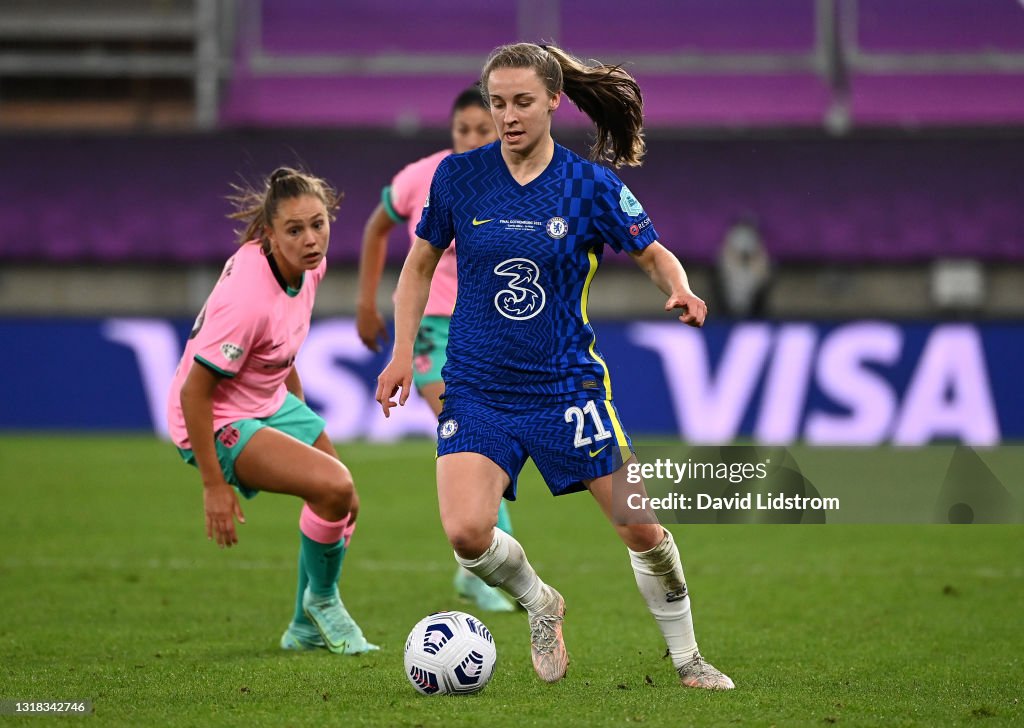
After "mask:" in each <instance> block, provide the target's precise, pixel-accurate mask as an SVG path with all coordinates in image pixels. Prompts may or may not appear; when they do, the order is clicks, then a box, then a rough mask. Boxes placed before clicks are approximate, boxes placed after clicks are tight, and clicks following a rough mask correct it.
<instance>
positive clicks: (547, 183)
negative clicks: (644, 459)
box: [416, 142, 658, 402]
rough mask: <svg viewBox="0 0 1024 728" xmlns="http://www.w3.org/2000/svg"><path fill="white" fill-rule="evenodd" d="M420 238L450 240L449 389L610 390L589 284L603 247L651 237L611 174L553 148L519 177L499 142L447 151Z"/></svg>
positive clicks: (533, 395) (505, 394) (639, 246)
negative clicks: (543, 164) (527, 176)
mask: <svg viewBox="0 0 1024 728" xmlns="http://www.w3.org/2000/svg"><path fill="white" fill-rule="evenodd" d="M416 234H417V235H418V236H419V237H421V238H423V239H425V240H426V241H427V242H429V243H430V244H431V245H434V246H435V247H438V248H446V247H448V245H449V244H450V242H451V240H452V239H454V240H455V246H456V260H457V261H458V299H457V301H456V304H455V312H454V313H453V314H452V320H451V329H450V333H449V339H448V351H447V354H448V362H447V364H446V365H445V367H444V370H443V371H442V376H443V378H444V382H445V394H446V396H448V397H452V396H456V395H458V394H464V393H467V394H472V393H476V394H478V395H483V396H486V397H487V398H488V399H491V400H497V401H504V402H521V401H543V400H545V399H550V398H565V397H569V396H574V395H577V394H578V393H580V392H593V393H594V395H595V396H602V397H605V398H608V399H610V398H611V396H612V391H611V381H610V379H609V376H608V368H607V366H606V365H605V363H604V360H603V359H602V357H601V355H600V353H599V352H598V349H597V342H596V339H595V337H594V330H593V328H592V327H591V325H590V319H589V317H588V315H587V296H588V294H589V291H590V284H591V281H592V280H593V278H594V274H595V273H596V272H597V267H598V265H599V264H600V262H601V258H602V255H603V253H604V246H605V244H607V245H610V246H611V247H612V249H613V250H615V251H616V252H620V251H623V250H625V251H640V250H643V249H644V248H646V247H647V246H648V245H650V244H651V243H652V242H654V241H655V240H657V237H658V236H657V233H656V232H655V230H654V226H653V225H652V224H651V219H650V217H648V216H647V214H646V213H645V212H644V209H643V207H642V206H641V205H640V203H639V202H638V201H637V199H636V198H635V197H634V196H633V194H632V193H631V192H630V191H629V188H628V187H626V186H625V185H624V184H623V183H622V182H621V181H620V180H619V178H618V177H616V176H615V174H614V173H612V172H611V170H609V169H607V168H606V167H602V166H601V165H599V164H594V163H593V162H590V161H587V160H586V159H583V158H582V157H580V156H579V155H577V154H575V153H573V152H571V151H569V150H568V149H566V148H565V147H562V146H560V145H558V144H556V145H555V153H554V156H553V158H552V160H551V162H550V164H548V166H547V168H546V169H545V170H544V171H543V172H542V173H541V175H540V176H539V177H537V178H536V179H534V180H533V181H531V182H530V183H528V184H526V185H521V184H519V183H518V182H516V180H515V179H514V178H513V177H512V175H511V173H510V172H509V170H508V167H507V166H506V164H505V161H504V159H502V156H501V144H500V142H494V143H493V144H489V145H487V146H485V147H481V148H480V149H476V150H474V151H471V152H467V153H465V154H457V155H452V156H450V157H447V158H446V159H445V160H444V161H442V162H441V165H440V166H439V167H438V169H437V171H436V172H435V173H434V179H433V181H432V182H431V185H430V194H429V196H428V198H427V201H426V204H425V206H424V208H423V216H422V218H421V219H420V223H419V225H418V226H417V228H416Z"/></svg>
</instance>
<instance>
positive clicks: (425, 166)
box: [390, 149, 457, 316]
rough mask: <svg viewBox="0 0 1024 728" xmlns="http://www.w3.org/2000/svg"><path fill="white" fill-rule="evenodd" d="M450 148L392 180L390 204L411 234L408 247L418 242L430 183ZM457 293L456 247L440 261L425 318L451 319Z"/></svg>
mask: <svg viewBox="0 0 1024 728" xmlns="http://www.w3.org/2000/svg"><path fill="white" fill-rule="evenodd" d="M451 153H452V152H451V150H450V149H443V150H441V151H440V152H435V153H434V154H431V155H430V156H429V157H424V158H423V159H420V160H417V161H415V162H413V163H412V164H410V165H407V166H406V167H405V168H403V169H402V171H401V172H399V173H398V174H396V175H395V178H394V179H393V180H392V181H391V187H390V201H391V205H392V208H393V210H394V212H395V213H397V214H398V215H400V216H401V217H402V218H403V219H404V220H405V225H406V228H407V229H408V231H409V244H410V245H412V243H413V241H415V240H416V225H417V224H419V221H420V215H421V214H422V212H423V203H424V202H425V201H426V199H427V193H428V192H429V191H430V183H431V181H432V180H433V179H434V172H435V171H436V170H437V166H438V165H439V164H441V160H442V159H444V158H445V157H447V156H448V155H450V154H451ZM456 294H457V284H456V266H455V246H454V245H451V246H449V247H448V248H447V249H445V251H444V255H442V256H441V260H440V261H439V262H438V264H437V268H436V269H435V270H434V278H433V280H432V281H431V284H430V296H429V298H427V306H426V308H425V309H424V311H423V315H424V316H451V315H452V311H454V310H455V297H456Z"/></svg>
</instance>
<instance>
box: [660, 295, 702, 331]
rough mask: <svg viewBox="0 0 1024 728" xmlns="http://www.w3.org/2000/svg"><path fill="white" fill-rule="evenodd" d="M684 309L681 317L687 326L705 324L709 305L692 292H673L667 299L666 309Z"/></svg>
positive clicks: (697, 326)
mask: <svg viewBox="0 0 1024 728" xmlns="http://www.w3.org/2000/svg"><path fill="white" fill-rule="evenodd" d="M674 309H682V310H683V311H684V313H683V314H682V315H681V316H680V317H679V320H680V321H682V322H683V323H684V324H686V325H687V326H693V327H696V328H698V329H699V328H700V327H701V326H703V325H704V319H705V318H707V315H708V305H707V304H706V303H704V301H703V300H701V299H700V298H698V297H697V296H695V295H694V294H693V293H692V292H686V293H673V294H672V295H671V296H669V297H668V300H667V301H665V310H666V311H672V310H674Z"/></svg>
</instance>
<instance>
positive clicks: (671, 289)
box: [630, 241, 708, 328]
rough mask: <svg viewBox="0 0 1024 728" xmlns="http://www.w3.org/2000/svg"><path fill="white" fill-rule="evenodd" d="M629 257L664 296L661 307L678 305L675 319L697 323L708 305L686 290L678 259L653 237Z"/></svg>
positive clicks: (685, 281) (688, 286) (692, 323)
mask: <svg viewBox="0 0 1024 728" xmlns="http://www.w3.org/2000/svg"><path fill="white" fill-rule="evenodd" d="M630 255H631V256H633V260H635V261H636V264H637V265H638V266H640V269H641V270H643V272H644V273H646V274H647V277H648V278H650V279H651V281H653V282H654V285H656V286H657V287H658V288H660V289H661V291H662V293H664V294H665V295H666V296H668V300H667V301H665V310H666V311H672V310H673V309H681V310H682V311H683V313H682V314H681V315H680V316H679V320H680V321H682V322H683V323H684V324H687V325H688V326H696V327H698V328H699V327H701V326H703V325H704V319H705V318H706V317H707V315H708V305H707V304H706V303H704V301H703V300H701V299H700V298H699V297H698V296H697V294H695V293H694V292H693V291H692V290H690V281H689V279H688V278H687V277H686V271H685V270H683V265H682V263H680V262H679V259H678V258H677V257H676V256H675V255H674V254H673V253H672V251H670V250H668V249H667V248H666V247H665V246H664V245H662V244H661V243H659V242H658V241H654V242H653V243H651V244H650V245H648V246H647V247H646V248H644V249H643V250H641V251H640V252H638V253H630Z"/></svg>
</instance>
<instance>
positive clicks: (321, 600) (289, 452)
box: [167, 167, 377, 654]
mask: <svg viewBox="0 0 1024 728" xmlns="http://www.w3.org/2000/svg"><path fill="white" fill-rule="evenodd" d="M234 201H235V202H236V204H237V205H238V208H239V211H238V212H237V213H236V214H235V215H233V216H232V217H234V218H235V219H239V220H243V221H246V222H248V228H247V229H246V231H245V234H244V236H243V237H242V238H241V242H242V245H241V248H240V249H239V250H238V252H236V253H235V254H234V255H232V256H231V257H230V258H229V259H228V261H227V263H226V264H225V266H224V270H223V272H222V273H221V276H220V279H219V280H218V281H217V284H216V285H215V286H214V288H213V291H212V292H211V293H210V296H209V298H208V299H207V301H206V304H205V305H204V306H203V309H202V311H201V312H200V313H199V317H198V318H197V319H196V323H195V326H194V327H193V329H192V333H191V335H190V336H189V341H188V344H187V345H186V347H185V353H184V356H182V359H181V363H180V364H179V365H178V370H177V372H176V373H175V376H174V381H173V383H172V386H171V391H170V397H169V402H168V407H167V413H168V424H169V426H170V434H171V438H172V439H173V440H174V443H175V444H176V445H177V446H178V450H179V452H180V453H181V455H182V458H183V459H184V460H185V462H187V463H189V464H191V465H194V466H195V467H196V468H198V470H199V473H200V475H201V476H202V479H203V504H204V509H205V511H206V536H207V538H208V539H211V540H214V539H215V540H216V541H217V544H218V545H219V546H221V547H222V548H223V547H225V546H227V547H230V546H232V545H234V544H236V543H238V536H237V532H236V530H235V519H237V520H238V521H239V523H245V517H244V516H243V514H242V508H241V505H240V503H239V500H238V495H237V494H236V490H237V491H238V492H239V493H241V494H242V495H244V496H245V497H246V498H252V497H254V496H255V495H256V494H257V493H258V492H259V491H261V490H265V491H270V492H272V493H286V494H288V495H294V496H298V497H299V498H302V500H303V501H305V505H304V506H303V508H302V513H301V515H300V517H299V531H300V540H301V546H300V550H299V579H298V594H297V596H296V603H295V614H294V616H293V618H292V622H291V624H290V625H289V626H288V629H287V630H286V631H285V633H284V635H282V637H281V647H282V648H283V649H286V650H307V649H316V648H326V649H328V650H330V651H331V652H335V653H342V654H358V653H361V652H367V651H370V650H376V649H377V647H376V646H375V645H372V644H370V643H369V642H367V641H366V638H365V637H364V636H363V633H362V630H360V628H359V625H357V624H356V623H355V621H354V620H353V619H352V618H351V616H349V614H348V612H347V611H346V609H345V605H344V604H343V603H342V601H341V597H340V595H339V593H338V578H339V576H340V574H341V565H342V560H343V559H344V557H345V552H346V550H347V548H348V545H349V541H350V540H351V538H352V532H353V531H354V530H355V525H356V514H357V512H358V502H359V501H358V498H357V496H356V491H355V486H354V485H353V483H352V476H351V474H350V473H349V471H348V469H347V468H346V467H345V466H344V465H343V464H342V463H341V461H340V460H339V459H338V456H337V454H336V453H335V451H334V448H333V446H332V445H331V442H330V440H329V439H328V438H327V435H326V433H325V432H324V420H323V419H322V418H321V417H320V416H319V415H317V414H316V413H315V412H313V410H311V409H310V408H309V407H308V406H307V405H306V403H305V402H304V401H303V399H302V383H301V381H300V380H299V374H298V372H297V371H296V368H295V356H296V354H297V353H298V351H299V347H301V346H302V342H303V341H304V340H305V338H306V334H307V333H308V331H309V321H310V314H311V312H312V309H313V302H314V298H315V295H316V289H317V286H318V285H319V284H320V281H321V280H322V279H323V276H324V271H325V270H326V265H327V263H326V255H327V246H328V243H329V240H330V230H331V220H333V219H334V217H333V215H334V210H335V209H337V206H338V196H337V194H336V193H335V192H334V190H332V189H331V188H330V187H329V186H328V185H327V184H326V183H325V182H323V181H322V180H320V179H318V178H316V177H313V176H311V175H308V174H304V173H301V172H297V171H295V170H293V169H289V168H285V167H282V168H280V169H277V170H275V171H274V172H273V174H271V175H270V177H269V178H268V179H267V181H266V184H265V189H264V190H263V191H261V192H257V191H254V190H240V194H239V195H238V196H237V197H235V198H234ZM232 486H234V487H232Z"/></svg>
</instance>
